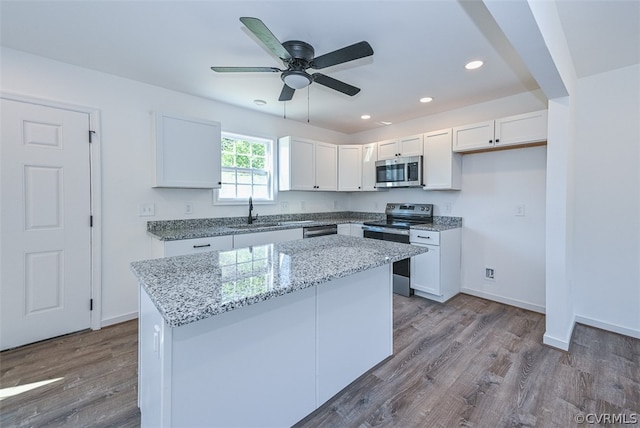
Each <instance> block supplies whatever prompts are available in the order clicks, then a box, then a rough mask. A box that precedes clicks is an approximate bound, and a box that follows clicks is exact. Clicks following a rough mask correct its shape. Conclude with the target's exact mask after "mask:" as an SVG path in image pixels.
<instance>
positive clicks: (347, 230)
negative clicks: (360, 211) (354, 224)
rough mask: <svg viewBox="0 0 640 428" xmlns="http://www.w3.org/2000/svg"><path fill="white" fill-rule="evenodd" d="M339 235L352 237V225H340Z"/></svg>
mask: <svg viewBox="0 0 640 428" xmlns="http://www.w3.org/2000/svg"><path fill="white" fill-rule="evenodd" d="M338 235H351V224H349V223H343V224H339V225H338Z"/></svg>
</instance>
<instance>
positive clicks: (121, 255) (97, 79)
mask: <svg viewBox="0 0 640 428" xmlns="http://www.w3.org/2000/svg"><path fill="white" fill-rule="evenodd" d="M0 54H1V57H2V61H1V65H0V66H1V73H2V81H1V82H0V85H1V86H0V90H2V91H4V92H7V93H12V94H18V95H23V96H30V97H36V98H41V99H48V100H53V101H57V102H62V103H69V104H75V105H82V106H88V107H94V108H97V109H98V110H99V111H100V116H101V131H102V134H101V135H100V141H101V146H102V172H103V177H102V207H103V213H102V214H103V215H102V218H103V223H102V231H103V238H102V244H103V248H102V251H103V253H102V255H103V266H102V272H103V277H102V296H101V301H102V302H101V303H102V319H103V321H104V323H105V324H108V323H112V322H116V321H119V320H123V319H126V318H127V317H131V316H134V315H135V313H136V311H137V291H136V290H137V287H136V282H135V281H134V278H133V275H132V274H131V273H130V271H129V263H130V262H131V261H134V260H140V259H145V258H150V257H151V248H150V247H151V239H152V238H150V237H148V236H147V234H146V221H147V220H160V219H171V218H184V217H187V216H185V215H184V214H182V213H183V209H184V208H183V207H184V202H186V201H189V202H193V204H194V214H193V217H194V218H201V217H219V216H236V215H238V216H240V215H246V213H247V209H246V207H244V206H233V207H221V206H213V205H212V195H211V191H208V190H184V189H152V188H151V185H152V179H151V171H152V163H151V161H152V157H151V153H152V145H151V144H152V141H151V118H150V113H151V112H152V111H156V110H160V111H165V112H168V113H176V114H180V115H184V116H192V117H199V118H204V119H212V120H218V121H220V122H221V123H222V128H223V130H226V131H235V132H243V133H254V132H255V133H256V134H259V135H264V136H267V137H273V138H276V137H278V136H282V135H298V134H299V135H302V136H304V137H307V138H316V139H321V140H324V141H327V142H332V143H343V142H344V141H345V140H346V139H347V136H345V135H343V134H340V133H337V132H332V131H328V130H325V129H321V128H317V127H313V126H309V125H305V124H301V123H298V122H293V121H288V120H284V119H282V118H278V117H274V116H269V115H263V114H260V113H255V112H251V111H248V110H243V109H238V108H236V107H233V106H229V105H226V104H222V103H216V102H213V101H210V100H206V99H203V98H197V97H193V96H189V95H185V94H181V93H177V92H173V91H169V90H165V89H161V88H158V87H154V86H150V85H147V84H143V83H139V82H135V81H132V80H127V79H123V78H119V77H116V76H113V75H108V74H104V73H99V72H96V71H92V70H88V69H83V68H79V67H75V66H71V65H68V64H63V63H60V62H56V61H51V60H48V59H45V58H42V57H37V56H33V55H29V54H25V53H22V52H18V51H14V50H11V49H5V48H3V49H2V51H1V52H0ZM279 200H280V201H282V200H286V201H288V202H289V212H300V211H302V205H303V203H304V206H305V210H304V211H308V212H311V211H314V210H317V211H333V210H341V209H345V206H346V195H344V194H338V193H324V192H318V193H313V194H311V193H305V192H292V193H282V194H280V196H279ZM141 202H154V203H155V204H156V216H155V217H138V204H140V203H141ZM279 210H280V204H276V205H270V206H267V205H258V206H257V209H256V211H257V212H258V213H259V214H272V213H276V212H279Z"/></svg>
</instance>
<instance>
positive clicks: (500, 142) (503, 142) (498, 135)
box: [453, 110, 547, 152]
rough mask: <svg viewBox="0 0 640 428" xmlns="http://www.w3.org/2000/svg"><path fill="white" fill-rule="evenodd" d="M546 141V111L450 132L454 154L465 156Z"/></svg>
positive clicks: (458, 128)
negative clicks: (472, 152)
mask: <svg viewBox="0 0 640 428" xmlns="http://www.w3.org/2000/svg"><path fill="white" fill-rule="evenodd" d="M546 140H547V110H541V111H536V112H533V113H525V114H519V115H515V116H509V117H505V118H502V119H496V120H491V121H487V122H480V123H474V124H471V125H464V126H457V127H455V128H453V151H455V152H466V151H477V150H485V149H493V148H500V147H507V146H519V145H526V144H532V143H540V142H544V141H546Z"/></svg>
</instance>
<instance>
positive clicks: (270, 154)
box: [213, 131, 278, 205]
mask: <svg viewBox="0 0 640 428" xmlns="http://www.w3.org/2000/svg"><path fill="white" fill-rule="evenodd" d="M225 137H227V138H232V139H236V140H247V141H255V142H264V143H266V146H267V147H266V153H265V162H266V163H267V164H268V163H269V162H270V164H271V171H270V177H268V184H267V189H268V191H269V193H270V194H271V199H264V198H256V197H252V199H253V203H254V204H257V205H270V204H276V201H277V196H278V195H277V194H278V186H277V180H278V179H277V171H278V169H277V167H278V166H277V156H276V150H277V141H278V140H277V138H274V137H268V136H264V135H249V134H246V133H238V132H231V131H222V139H221V141H222V140H223V139H224V138H225ZM222 159H223V156H222V144H221V145H220V173H221V174H222V173H223V172H224V170H225V167H223V166H222ZM233 169H234V170H235V171H260V170H254V169H252V168H237V167H234V168H233ZM252 187H253V185H252ZM221 190H222V189H221V188H220V189H214V191H213V205H245V204H247V202H248V201H249V198H222V197H220V191H221Z"/></svg>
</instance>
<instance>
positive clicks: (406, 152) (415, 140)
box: [378, 134, 423, 160]
mask: <svg viewBox="0 0 640 428" xmlns="http://www.w3.org/2000/svg"><path fill="white" fill-rule="evenodd" d="M422 150H423V149H422V134H418V135H411V136H409V137H403V138H398V139H394V140H386V141H380V142H379V143H378V160H385V159H393V158H395V157H400V156H403V157H407V156H421V155H422Z"/></svg>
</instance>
